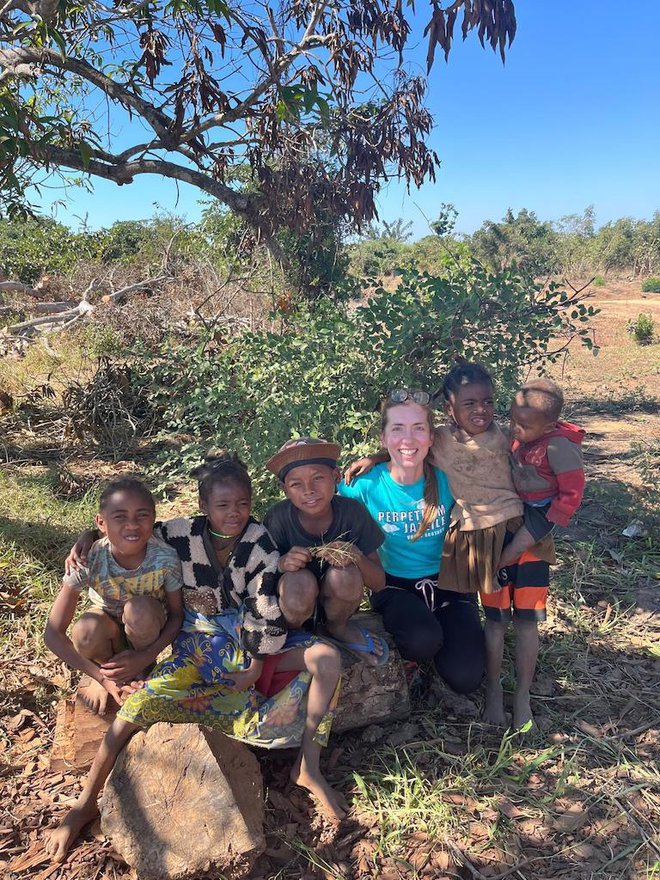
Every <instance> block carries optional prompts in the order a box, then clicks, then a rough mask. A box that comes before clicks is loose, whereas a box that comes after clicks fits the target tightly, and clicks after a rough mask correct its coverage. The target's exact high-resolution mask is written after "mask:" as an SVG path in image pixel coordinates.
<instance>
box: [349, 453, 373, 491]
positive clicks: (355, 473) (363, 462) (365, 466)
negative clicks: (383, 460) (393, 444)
mask: <svg viewBox="0 0 660 880" xmlns="http://www.w3.org/2000/svg"><path fill="white" fill-rule="evenodd" d="M375 464H376V462H374V460H373V459H372V458H369V456H365V458H358V460H357V461H354V462H353V464H349V466H348V467H347V468H346V470H345V471H344V482H345V483H346V485H347V486H350V484H351V480H354V479H355V477H361V476H362V474H368V473H369V471H370V470H371V469H372V467H374V465H375Z"/></svg>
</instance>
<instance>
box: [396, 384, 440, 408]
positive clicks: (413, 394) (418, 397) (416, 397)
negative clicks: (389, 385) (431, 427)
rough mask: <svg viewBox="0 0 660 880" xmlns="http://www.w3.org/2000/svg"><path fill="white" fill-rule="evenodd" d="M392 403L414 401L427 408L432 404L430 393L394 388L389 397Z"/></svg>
mask: <svg viewBox="0 0 660 880" xmlns="http://www.w3.org/2000/svg"><path fill="white" fill-rule="evenodd" d="M387 396H388V398H389V399H390V400H391V401H392V403H404V402H405V401H406V400H412V401H413V403H418V404H419V405H420V406H427V404H429V403H430V402H431V395H430V394H429V393H428V391H415V390H411V389H409V388H394V389H393V390H392V391H390V393H389V394H388V395H387Z"/></svg>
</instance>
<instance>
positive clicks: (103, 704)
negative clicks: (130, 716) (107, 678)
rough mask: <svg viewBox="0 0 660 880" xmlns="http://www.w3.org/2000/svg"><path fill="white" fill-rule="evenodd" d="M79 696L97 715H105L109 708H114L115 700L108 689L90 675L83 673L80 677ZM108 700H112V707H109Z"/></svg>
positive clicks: (86, 706) (87, 707)
mask: <svg viewBox="0 0 660 880" xmlns="http://www.w3.org/2000/svg"><path fill="white" fill-rule="evenodd" d="M78 696H79V697H80V701H81V702H82V704H83V706H85V708H86V709H89V711H90V712H95V713H96V714H97V715H105V713H106V710H107V709H108V708H114V705H113V704H114V700H113V699H112V698H111V696H110V694H109V693H108V692H107V690H106V689H105V688H104V687H103V685H102V684H101V683H100V682H98V681H95V680H94V679H93V678H91V677H90V676H89V675H83V677H82V678H81V679H80V684H79V685H78ZM108 702H110V707H108Z"/></svg>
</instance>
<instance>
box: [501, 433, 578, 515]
mask: <svg viewBox="0 0 660 880" xmlns="http://www.w3.org/2000/svg"><path fill="white" fill-rule="evenodd" d="M584 434H585V432H584V430H583V429H582V428H578V427H577V425H571V424H570V423H569V422H557V427H556V428H555V429H554V431H551V432H550V433H549V434H544V435H543V437H540V438H539V439H538V440H534V442H533V443H520V442H519V441H518V440H514V441H513V443H512V445H511V459H512V469H513V482H514V484H515V487H516V491H517V492H518V494H519V495H520V497H521V498H522V500H523V501H528V502H535V501H543V500H544V499H548V500H549V501H550V508H549V510H548V512H547V514H546V516H547V518H548V520H549V521H550V522H553V523H557V525H560V526H567V525H568V521H569V520H570V518H571V517H572V516H573V514H574V513H575V511H576V510H577V509H578V507H579V506H580V503H581V501H582V495H583V493H584V468H583V465H582V448H581V446H582V439H583V437H584Z"/></svg>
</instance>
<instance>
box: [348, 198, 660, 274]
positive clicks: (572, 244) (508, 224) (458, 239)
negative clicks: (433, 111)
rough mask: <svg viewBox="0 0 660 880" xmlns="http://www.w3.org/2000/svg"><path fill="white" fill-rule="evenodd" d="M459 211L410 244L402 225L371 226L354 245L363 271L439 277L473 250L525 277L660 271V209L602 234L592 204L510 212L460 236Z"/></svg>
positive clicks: (446, 212)
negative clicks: (562, 212) (548, 217)
mask: <svg viewBox="0 0 660 880" xmlns="http://www.w3.org/2000/svg"><path fill="white" fill-rule="evenodd" d="M455 218H456V211H455V209H454V208H453V206H452V205H443V206H442V208H441V216H440V218H439V220H437V221H435V222H433V223H431V228H432V229H433V230H434V233H435V234H432V235H429V236H426V237H424V238H422V239H420V240H419V241H416V242H410V241H409V238H410V231H409V225H407V224H404V223H403V221H396V222H392V223H384V224H383V225H382V226H381V227H378V226H371V227H370V228H369V230H368V231H367V234H366V235H365V236H364V237H363V238H362V239H361V240H360V241H358V242H356V243H354V244H352V245H350V246H349V248H348V250H349V254H350V264H351V267H352V269H353V271H355V272H356V273H357V274H362V275H378V276H381V277H382V276H384V275H392V274H396V273H397V269H398V268H400V267H404V268H417V269H420V270H421V271H427V272H431V273H434V272H438V271H441V269H442V266H443V265H445V264H446V262H447V260H448V259H449V260H452V259H454V258H457V257H459V256H462V255H465V254H466V253H467V254H468V255H469V256H471V257H473V258H474V259H476V260H478V261H479V262H480V263H482V265H483V266H484V267H485V268H487V269H490V270H491V271H493V272H499V271H502V270H503V269H510V268H514V267H515V268H516V269H517V270H518V271H519V272H521V273H522V274H523V275H527V276H531V277H537V278H538V277H544V276H569V277H570V276H584V275H588V274H593V275H597V274H602V275H607V274H616V275H628V276H631V277H634V278H636V277H645V276H648V275H654V274H658V273H659V272H660V211H656V212H655V214H654V215H653V218H652V219H651V220H636V219H634V218H632V217H622V218H621V219H619V220H616V221H613V222H610V223H606V224H605V225H603V226H601V227H600V228H598V229H596V225H595V217H594V209H593V207H592V206H590V207H588V208H586V209H585V211H584V212H583V213H582V214H570V215H568V216H565V217H562V218H561V219H560V220H558V221H555V222H551V221H542V220H539V219H538V218H537V216H536V214H535V213H534V212H533V211H528V210H526V209H524V208H523V209H522V210H521V211H519V212H518V214H514V212H513V211H512V210H511V209H509V210H508V211H507V212H506V214H505V216H504V217H503V218H502V220H500V221H497V222H495V221H493V220H486V221H485V222H484V223H483V224H482V225H481V227H480V228H479V229H477V230H476V232H474V233H473V234H472V235H461V236H457V235H455V234H454V233H453V225H454V221H455Z"/></svg>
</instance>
